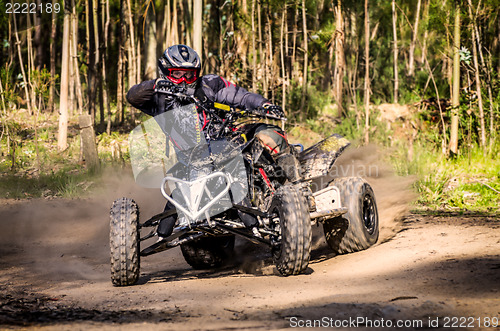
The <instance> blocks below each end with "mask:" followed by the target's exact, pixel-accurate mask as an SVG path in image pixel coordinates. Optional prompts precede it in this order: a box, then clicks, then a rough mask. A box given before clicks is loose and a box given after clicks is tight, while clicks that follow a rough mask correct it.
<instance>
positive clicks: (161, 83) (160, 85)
mask: <svg viewBox="0 0 500 331" xmlns="http://www.w3.org/2000/svg"><path fill="white" fill-rule="evenodd" d="M172 86H174V83H172V82H171V81H169V80H168V79H164V78H157V79H156V81H155V84H154V88H155V89H161V90H169V89H170V88H171V87H172Z"/></svg>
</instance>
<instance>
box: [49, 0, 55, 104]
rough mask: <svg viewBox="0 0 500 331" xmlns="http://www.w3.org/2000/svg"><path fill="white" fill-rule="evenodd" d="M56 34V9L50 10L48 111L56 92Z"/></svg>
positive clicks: (53, 2)
mask: <svg viewBox="0 0 500 331" xmlns="http://www.w3.org/2000/svg"><path fill="white" fill-rule="evenodd" d="M55 3H56V0H53V1H52V7H54V4H55ZM56 35H57V20H56V11H55V10H53V11H52V24H51V29H50V46H49V48H50V50H49V51H50V82H51V84H50V85H49V110H50V112H53V111H54V109H55V107H54V99H55V94H56V89H55V85H56V84H55V79H56V48H55V42H56Z"/></svg>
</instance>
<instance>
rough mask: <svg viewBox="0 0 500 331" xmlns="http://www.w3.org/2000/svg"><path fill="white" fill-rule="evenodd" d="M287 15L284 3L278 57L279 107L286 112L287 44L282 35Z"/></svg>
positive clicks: (284, 32)
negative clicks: (279, 62)
mask: <svg viewBox="0 0 500 331" xmlns="http://www.w3.org/2000/svg"><path fill="white" fill-rule="evenodd" d="M286 17H287V10H286V3H285V4H284V5H283V13H282V15H281V29H280V59H281V81H282V82H283V84H282V93H281V107H282V108H283V111H285V112H286V109H285V103H286V87H287V84H288V81H287V76H286V70H285V49H286V47H287V46H288V45H286V44H284V40H283V39H284V36H285V34H286V33H287V32H286V31H285V21H286Z"/></svg>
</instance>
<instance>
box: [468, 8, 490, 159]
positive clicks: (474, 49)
mask: <svg viewBox="0 0 500 331" xmlns="http://www.w3.org/2000/svg"><path fill="white" fill-rule="evenodd" d="M471 7H472V3H471V2H470V0H469V6H468V9H469V17H470V19H471V21H472V22H473V24H476V23H475V19H474V16H473V15H472V9H471ZM470 29H471V32H472V40H473V46H472V59H473V61H474V75H475V78H476V94H477V104H478V107H479V124H480V127H481V141H480V142H481V147H482V148H483V153H486V125H485V123H484V108H483V96H482V91H481V77H480V76H479V61H478V56H477V53H478V51H477V35H476V31H475V29H474V27H473V26H471V28H470Z"/></svg>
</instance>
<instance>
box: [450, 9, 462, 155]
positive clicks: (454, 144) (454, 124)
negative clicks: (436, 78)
mask: <svg viewBox="0 0 500 331" xmlns="http://www.w3.org/2000/svg"><path fill="white" fill-rule="evenodd" d="M453 31H454V33H453V93H452V100H451V106H452V116H451V127H450V152H452V153H453V154H458V122H459V119H458V107H459V106H460V4H459V2H458V1H455V29H454V30H453Z"/></svg>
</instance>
